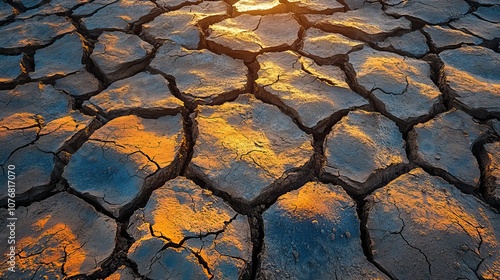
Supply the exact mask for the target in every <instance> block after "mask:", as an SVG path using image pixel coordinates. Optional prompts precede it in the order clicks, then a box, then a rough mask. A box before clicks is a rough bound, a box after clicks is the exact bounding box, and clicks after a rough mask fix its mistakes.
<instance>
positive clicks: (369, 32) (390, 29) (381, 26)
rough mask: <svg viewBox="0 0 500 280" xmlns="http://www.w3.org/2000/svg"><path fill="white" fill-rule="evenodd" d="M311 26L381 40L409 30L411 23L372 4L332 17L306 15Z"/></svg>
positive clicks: (358, 38)
mask: <svg viewBox="0 0 500 280" xmlns="http://www.w3.org/2000/svg"><path fill="white" fill-rule="evenodd" d="M305 18H306V20H307V21H308V22H309V24H311V25H313V26H314V27H316V28H319V29H321V30H324V31H328V32H335V33H340V34H343V35H345V36H348V37H350V38H353V39H357V40H363V41H371V40H375V41H378V40H381V39H384V38H385V37H387V36H388V35H390V34H392V33H395V32H396V31H399V30H409V29H410V27H411V23H410V21H409V20H407V19H405V18H403V17H401V18H399V19H395V18H393V17H390V16H388V15H386V14H385V13H384V11H382V5H380V4H378V3H376V4H370V5H367V6H364V7H362V8H361V9H359V10H353V11H347V12H345V13H334V14H332V15H306V16H305Z"/></svg>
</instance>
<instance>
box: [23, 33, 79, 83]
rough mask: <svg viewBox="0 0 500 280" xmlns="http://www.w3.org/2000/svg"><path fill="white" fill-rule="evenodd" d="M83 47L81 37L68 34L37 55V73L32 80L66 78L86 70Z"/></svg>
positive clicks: (39, 51) (33, 74) (31, 75)
mask: <svg viewBox="0 0 500 280" xmlns="http://www.w3.org/2000/svg"><path fill="white" fill-rule="evenodd" d="M82 59H83V45H82V41H81V39H80V35H78V34H76V33H72V34H67V35H65V36H64V37H62V38H61V39H59V40H57V41H55V42H54V43H53V44H52V45H50V46H48V47H45V48H43V49H39V50H37V51H36V53H35V71H33V73H30V74H29V75H30V77H31V78H32V79H40V78H53V77H56V76H65V75H68V74H72V73H75V72H77V71H79V70H83V69H84V67H85V66H84V65H83V64H82Z"/></svg>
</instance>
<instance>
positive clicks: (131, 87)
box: [83, 72, 183, 118]
mask: <svg viewBox="0 0 500 280" xmlns="http://www.w3.org/2000/svg"><path fill="white" fill-rule="evenodd" d="M182 105H183V104H182V101H180V100H179V99H177V98H175V97H174V96H173V95H172V94H171V93H170V90H169V88H168V81H167V80H166V79H165V78H163V76H161V75H159V74H157V75H152V74H149V73H146V72H141V73H138V74H136V75H134V76H132V77H130V78H127V79H123V80H119V81H116V82H114V83H113V84H111V86H109V87H108V88H107V89H106V90H104V91H103V92H101V93H99V94H98V95H96V96H93V97H92V98H90V99H89V100H88V101H85V102H84V103H83V107H84V108H86V109H89V110H91V111H93V112H94V113H101V114H103V115H105V116H107V117H110V118H114V117H117V116H125V115H130V114H133V113H136V114H139V115H150V116H154V115H158V114H176V113H178V112H180V108H181V107H182Z"/></svg>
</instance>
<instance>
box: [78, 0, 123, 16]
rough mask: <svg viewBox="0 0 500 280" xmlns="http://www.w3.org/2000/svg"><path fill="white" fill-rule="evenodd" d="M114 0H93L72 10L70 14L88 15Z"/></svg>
mask: <svg viewBox="0 0 500 280" xmlns="http://www.w3.org/2000/svg"><path fill="white" fill-rule="evenodd" d="M115 2H116V0H95V1H92V2H90V3H88V4H85V5H83V6H80V7H78V8H76V9H75V10H73V13H72V14H71V15H72V16H75V17H89V16H91V15H93V14H95V13H96V12H97V11H99V10H101V9H103V8H104V7H106V6H108V5H111V4H113V3H115Z"/></svg>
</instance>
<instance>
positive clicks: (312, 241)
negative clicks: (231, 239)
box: [260, 182, 387, 279]
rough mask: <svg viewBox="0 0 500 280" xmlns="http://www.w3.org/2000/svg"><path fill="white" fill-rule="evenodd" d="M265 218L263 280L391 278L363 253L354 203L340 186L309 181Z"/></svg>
mask: <svg viewBox="0 0 500 280" xmlns="http://www.w3.org/2000/svg"><path fill="white" fill-rule="evenodd" d="M263 220H264V249H263V251H262V252H261V255H260V258H261V260H262V264H261V270H260V273H261V275H260V276H261V277H262V279H387V277H385V275H383V274H382V273H381V272H380V271H378V270H377V268H376V267H375V266H373V265H372V264H371V263H369V262H368V260H367V259H366V257H365V256H364V254H363V249H362V248H361V241H360V240H361V239H360V230H359V223H360V221H359V219H358V216H357V214H356V205H355V204H354V201H353V200H352V199H351V198H350V197H349V196H348V195H347V194H346V193H345V192H344V190H342V188H341V187H340V186H333V185H325V184H321V183H316V182H310V183H307V184H306V185H304V186H303V187H301V188H300V189H298V190H296V191H292V192H289V193H287V194H284V195H282V196H281V197H280V198H278V201H277V202H276V203H275V204H273V205H272V206H271V207H270V208H269V209H268V210H267V211H266V212H264V214H263Z"/></svg>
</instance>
